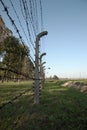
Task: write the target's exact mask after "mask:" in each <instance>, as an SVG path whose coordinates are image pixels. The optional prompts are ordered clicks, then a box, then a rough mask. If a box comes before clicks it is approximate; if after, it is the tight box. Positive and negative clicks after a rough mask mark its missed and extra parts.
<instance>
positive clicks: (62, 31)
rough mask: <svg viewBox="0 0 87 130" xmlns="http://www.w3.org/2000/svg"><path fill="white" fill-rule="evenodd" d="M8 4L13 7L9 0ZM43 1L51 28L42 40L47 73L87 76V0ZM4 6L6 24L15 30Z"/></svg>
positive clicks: (69, 76) (46, 20) (44, 16)
mask: <svg viewBox="0 0 87 130" xmlns="http://www.w3.org/2000/svg"><path fill="white" fill-rule="evenodd" d="M16 2H18V0H17V1H16ZM4 3H8V6H10V5H9V0H6V1H4ZM42 4H43V22H44V30H47V31H48V35H47V37H45V38H44V39H43V40H42V43H41V45H42V51H45V52H46V53H47V55H46V56H45V58H44V59H43V60H46V76H53V75H58V76H59V77H68V78H71V77H75V78H80V77H81V78H84V77H85V78H86V77H87V0H42ZM16 5H17V3H16ZM0 7H1V8H0V14H1V15H2V17H3V19H4V20H5V23H6V24H7V26H8V27H10V29H12V30H13V27H12V25H11V23H10V22H9V20H8V18H7V16H6V15H5V12H3V11H2V10H3V8H2V5H1V3H0ZM17 11H19V10H18V7H17ZM19 12H20V11H19ZM11 13H12V12H11ZM23 37H24V36H23ZM49 67H50V68H51V69H48V68H49Z"/></svg>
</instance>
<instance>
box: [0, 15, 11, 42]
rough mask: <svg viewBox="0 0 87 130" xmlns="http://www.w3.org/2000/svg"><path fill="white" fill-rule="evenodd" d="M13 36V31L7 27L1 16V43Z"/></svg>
mask: <svg viewBox="0 0 87 130" xmlns="http://www.w3.org/2000/svg"><path fill="white" fill-rule="evenodd" d="M11 35H12V31H11V30H10V29H9V28H7V27H6V25H5V23H4V21H3V19H2V17H1V15H0V43H2V42H3V40H4V39H5V38H6V37H7V36H11Z"/></svg>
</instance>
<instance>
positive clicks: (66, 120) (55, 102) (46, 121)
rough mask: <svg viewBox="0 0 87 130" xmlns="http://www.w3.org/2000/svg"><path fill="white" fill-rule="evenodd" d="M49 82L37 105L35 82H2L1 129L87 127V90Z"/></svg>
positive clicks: (80, 129) (78, 129) (76, 129)
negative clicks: (83, 90) (81, 90)
mask: <svg viewBox="0 0 87 130" xmlns="http://www.w3.org/2000/svg"><path fill="white" fill-rule="evenodd" d="M64 82H65V81H60V80H59V81H52V82H50V81H46V82H45V85H44V88H43V90H42V92H41V95H40V104H39V105H35V104H34V101H33V100H34V98H33V96H34V91H33V90H34V88H33V83H32V81H29V82H20V83H14V82H8V83H0V130H86V129H87V93H81V92H80V91H78V90H76V89H74V88H68V87H63V86H62V84H63V83H64Z"/></svg>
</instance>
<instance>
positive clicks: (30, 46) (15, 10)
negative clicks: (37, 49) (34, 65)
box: [10, 0, 34, 54]
mask: <svg viewBox="0 0 87 130" xmlns="http://www.w3.org/2000/svg"><path fill="white" fill-rule="evenodd" d="M10 3H11V6H12V7H13V10H14V12H15V14H16V17H17V19H18V22H19V24H20V27H21V29H22V31H23V33H24V35H25V37H26V40H27V43H28V44H29V40H28V38H27V35H26V33H25V31H24V28H23V26H22V23H21V21H20V18H19V16H18V14H17V11H16V9H15V7H14V5H13V3H12V0H10ZM29 48H30V50H31V51H32V52H33V54H34V51H33V49H32V47H31V45H30V44H29Z"/></svg>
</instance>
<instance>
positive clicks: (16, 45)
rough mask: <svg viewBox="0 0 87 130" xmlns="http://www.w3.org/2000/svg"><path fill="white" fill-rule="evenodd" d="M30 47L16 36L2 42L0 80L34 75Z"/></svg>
mask: <svg viewBox="0 0 87 130" xmlns="http://www.w3.org/2000/svg"><path fill="white" fill-rule="evenodd" d="M29 53H30V51H29V48H28V47H27V46H25V45H24V44H21V43H20V41H19V39H18V38H16V37H14V36H8V37H6V38H5V39H4V40H3V42H2V43H0V57H1V60H0V80H2V82H3V81H5V80H6V81H9V80H14V81H16V80H19V79H24V80H25V79H29V78H31V79H32V78H33V76H34V65H33V63H32V61H31V60H30V58H29Z"/></svg>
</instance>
